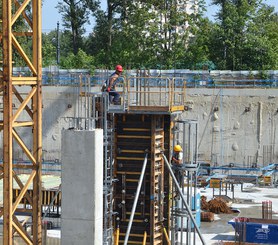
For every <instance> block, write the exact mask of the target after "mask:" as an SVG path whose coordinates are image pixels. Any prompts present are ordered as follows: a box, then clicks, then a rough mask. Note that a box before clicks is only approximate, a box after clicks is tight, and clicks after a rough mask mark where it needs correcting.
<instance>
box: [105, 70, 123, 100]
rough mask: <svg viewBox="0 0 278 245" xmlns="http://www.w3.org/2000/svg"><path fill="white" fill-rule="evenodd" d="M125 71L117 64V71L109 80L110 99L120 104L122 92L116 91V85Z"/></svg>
mask: <svg viewBox="0 0 278 245" xmlns="http://www.w3.org/2000/svg"><path fill="white" fill-rule="evenodd" d="M122 72H123V67H122V66H121V65H116V68H115V72H114V73H113V74H111V76H110V77H109V80H108V84H107V85H108V86H107V89H106V91H107V92H108V93H109V101H110V103H113V104H115V105H119V104H120V94H119V93H118V92H117V91H116V85H117V83H118V82H119V81H120V76H121V74H122Z"/></svg>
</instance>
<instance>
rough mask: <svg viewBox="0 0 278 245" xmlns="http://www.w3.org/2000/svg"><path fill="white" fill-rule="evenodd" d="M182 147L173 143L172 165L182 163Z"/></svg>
mask: <svg viewBox="0 0 278 245" xmlns="http://www.w3.org/2000/svg"><path fill="white" fill-rule="evenodd" d="M182 158H183V154H182V147H181V146H180V145H175V146H174V151H173V154H172V161H171V162H172V164H173V165H181V164H182Z"/></svg>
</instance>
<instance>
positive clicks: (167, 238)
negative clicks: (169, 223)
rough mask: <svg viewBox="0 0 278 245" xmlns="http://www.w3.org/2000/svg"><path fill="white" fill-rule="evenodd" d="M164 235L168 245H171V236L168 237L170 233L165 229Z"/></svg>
mask: <svg viewBox="0 0 278 245" xmlns="http://www.w3.org/2000/svg"><path fill="white" fill-rule="evenodd" d="M163 233H164V236H165V239H166V241H167V244H168V245H171V241H170V239H169V236H168V233H167V231H166V228H165V227H164V228H163Z"/></svg>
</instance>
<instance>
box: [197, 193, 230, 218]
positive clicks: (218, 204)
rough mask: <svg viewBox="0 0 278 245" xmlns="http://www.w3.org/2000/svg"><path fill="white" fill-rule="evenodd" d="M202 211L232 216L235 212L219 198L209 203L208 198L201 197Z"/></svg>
mask: <svg viewBox="0 0 278 245" xmlns="http://www.w3.org/2000/svg"><path fill="white" fill-rule="evenodd" d="M201 209H202V210H204V211H208V212H212V213H215V214H220V213H224V214H230V213H233V211H232V210H231V209H230V207H229V206H228V205H227V203H226V202H225V201H224V200H223V199H222V198H219V197H216V198H214V199H212V200H210V201H209V202H207V197H205V196H202V197H201Z"/></svg>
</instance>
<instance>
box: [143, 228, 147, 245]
mask: <svg viewBox="0 0 278 245" xmlns="http://www.w3.org/2000/svg"><path fill="white" fill-rule="evenodd" d="M146 242H147V232H146V231H145V232H144V237H143V245H146Z"/></svg>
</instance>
